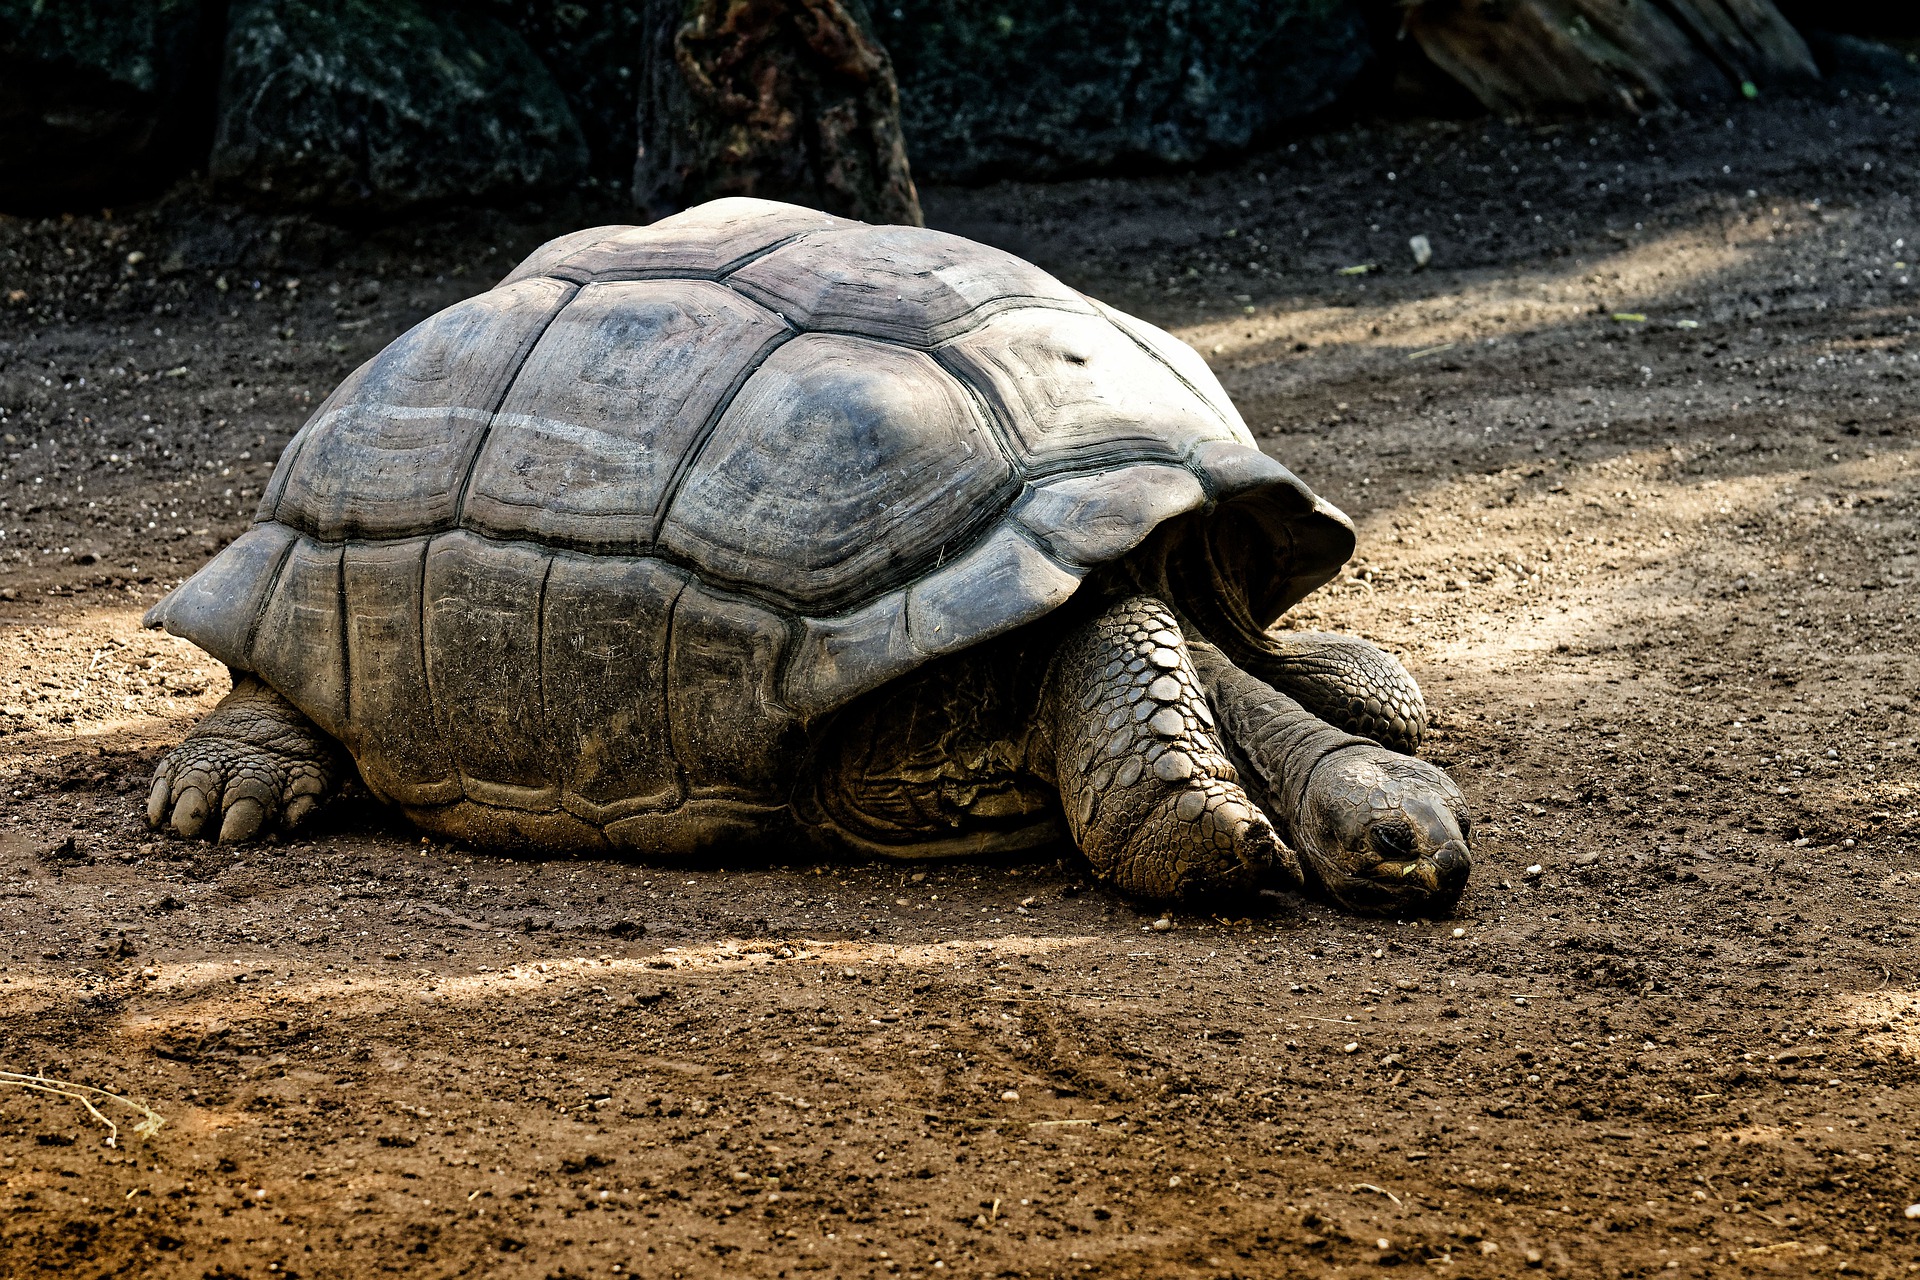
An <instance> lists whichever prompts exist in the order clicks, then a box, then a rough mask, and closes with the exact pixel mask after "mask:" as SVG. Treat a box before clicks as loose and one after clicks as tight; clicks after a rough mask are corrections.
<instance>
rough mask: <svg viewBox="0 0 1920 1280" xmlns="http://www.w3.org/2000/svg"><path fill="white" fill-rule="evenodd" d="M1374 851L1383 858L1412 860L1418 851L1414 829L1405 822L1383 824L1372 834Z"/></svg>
mask: <svg viewBox="0 0 1920 1280" xmlns="http://www.w3.org/2000/svg"><path fill="white" fill-rule="evenodd" d="M1371 839H1372V842H1373V851H1374V852H1375V853H1377V854H1379V855H1380V856H1381V857H1383V858H1411V857H1413V856H1414V854H1415V853H1416V852H1417V851H1418V849H1417V846H1416V845H1415V844H1414V841H1413V828H1412V827H1410V826H1408V825H1407V824H1406V823H1404V822H1383V823H1381V824H1380V825H1379V826H1377V827H1375V828H1374V829H1373V831H1372V833H1371Z"/></svg>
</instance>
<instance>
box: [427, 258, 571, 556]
mask: <svg viewBox="0 0 1920 1280" xmlns="http://www.w3.org/2000/svg"><path fill="white" fill-rule="evenodd" d="M580 288H581V287H580V286H579V285H574V286H573V287H572V288H571V290H570V291H569V292H568V293H567V296H566V297H565V298H563V299H561V300H560V303H559V305H558V306H556V307H554V308H553V310H552V311H549V312H548V313H547V318H546V320H545V321H543V322H542V323H541V325H540V328H539V329H538V330H537V331H536V332H534V333H533V334H532V335H530V336H529V337H528V338H527V339H525V341H524V342H523V344H522V346H521V348H520V351H519V353H518V354H519V359H517V360H516V361H514V365H513V372H512V373H510V374H508V375H507V377H506V378H505V379H504V380H503V381H502V382H501V384H500V391H499V394H498V395H496V396H494V398H493V406H492V407H491V408H489V409H488V410H487V421H486V425H484V426H482V427H481V428H480V430H479V431H478V432H476V433H475V436H474V442H473V452H472V453H470V454H469V455H467V465H466V467H465V468H464V469H463V470H462V472H461V475H460V487H459V489H458V490H456V491H455V493H454V497H453V518H454V520H455V521H461V520H464V519H465V518H466V514H467V492H468V490H469V489H471V488H472V487H473V473H474V472H475V471H476V470H477V469H478V468H479V466H480V455H481V454H483V453H485V452H486V451H487V442H488V441H490V440H492V439H493V419H494V415H496V414H498V413H499V412H500V407H501V406H502V405H504V404H506V402H507V397H508V396H510V395H512V394H513V388H514V385H515V384H516V383H518V382H519V381H520V374H521V372H522V371H523V370H525V369H526V367H527V361H528V360H530V359H532V358H533V349H534V348H535V347H537V346H539V345H540V340H541V339H542V338H544V337H546V336H547V330H549V329H551V328H553V324H554V321H556V320H558V319H559V318H560V317H561V316H562V315H564V314H565V313H566V310H567V308H568V307H570V306H572V305H573V300H574V299H575V298H577V297H579V296H580Z"/></svg>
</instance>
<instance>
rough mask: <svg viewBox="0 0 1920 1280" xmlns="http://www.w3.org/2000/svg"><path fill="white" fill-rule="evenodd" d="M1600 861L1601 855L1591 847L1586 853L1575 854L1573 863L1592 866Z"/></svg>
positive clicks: (1580, 865) (1577, 865) (1578, 865)
mask: <svg viewBox="0 0 1920 1280" xmlns="http://www.w3.org/2000/svg"><path fill="white" fill-rule="evenodd" d="M1598 861H1600V855H1599V854H1597V853H1595V852H1594V851H1593V850H1591V849H1589V850H1587V851H1586V852H1585V853H1576V854H1574V855H1573V865H1574V866H1576V867H1590V866H1592V865H1593V864H1594V863H1596V862H1598Z"/></svg>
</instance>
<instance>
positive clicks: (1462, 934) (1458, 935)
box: [1453, 929, 1467, 938]
mask: <svg viewBox="0 0 1920 1280" xmlns="http://www.w3.org/2000/svg"><path fill="white" fill-rule="evenodd" d="M1453 936H1454V937H1456V938H1464V937H1466V936H1467V931H1466V930H1465V929H1455V930H1454V931H1453Z"/></svg>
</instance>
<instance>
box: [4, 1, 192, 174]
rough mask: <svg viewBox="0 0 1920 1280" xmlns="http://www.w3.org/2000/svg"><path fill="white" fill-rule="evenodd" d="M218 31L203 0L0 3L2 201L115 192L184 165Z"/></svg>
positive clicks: (188, 157)
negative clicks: (208, 14) (207, 12)
mask: <svg viewBox="0 0 1920 1280" xmlns="http://www.w3.org/2000/svg"><path fill="white" fill-rule="evenodd" d="M218 39H219V34H218V24H217V22H215V21H213V20H212V19H210V18H209V17H208V16H207V14H206V6H205V5H204V4H203V3H202V2H201V0H62V2H61V3H55V4H48V3H45V0H0V208H5V209H13V210H20V211H44V210H49V209H59V208H63V207H69V208H70V207H72V206H74V205H76V204H80V203H92V202H96V201H105V200H115V199H120V198H123V197H126V196H130V195H137V194H142V193H144V192H145V190H147V189H148V188H151V187H153V186H155V185H158V184H161V183H164V182H165V181H167V180H168V179H170V178H172V177H174V176H176V175H178V174H179V173H181V172H184V171H185V170H186V169H187V168H189V167H191V166H192V165H193V164H194V163H196V162H197V161H198V160H199V159H200V158H202V157H203V156H204V154H205V148H206V142H207V137H208V135H209V133H210V131H211V129H212V119H213V93H212V83H213V78H212V76H211V74H210V71H211V68H212V67H213V66H215V65H217V58H218Z"/></svg>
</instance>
